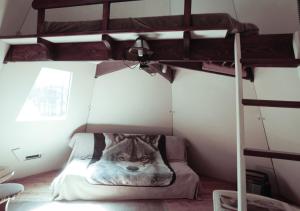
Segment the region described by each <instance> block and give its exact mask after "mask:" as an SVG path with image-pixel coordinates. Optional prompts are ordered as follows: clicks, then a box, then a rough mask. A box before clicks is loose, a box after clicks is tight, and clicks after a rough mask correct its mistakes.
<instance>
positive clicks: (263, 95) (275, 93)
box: [255, 68, 300, 204]
mask: <svg viewBox="0 0 300 211" xmlns="http://www.w3.org/2000/svg"><path fill="white" fill-rule="evenodd" d="M299 73H300V71H299V69H297V68H257V70H256V80H255V87H256V90H257V95H258V98H260V99H266V100H290V101H300V75H299ZM261 111H262V115H263V118H264V125H265V128H266V134H267V137H268V141H269V145H270V148H271V149H272V150H278V151H286V152H296V153H299V152H300V130H299V125H300V110H299V109H286V108H261ZM274 165H275V170H276V173H277V175H278V178H279V185H280V192H281V193H282V195H283V196H285V197H286V198H287V199H289V200H292V201H295V202H297V203H298V204H300V184H299V175H300V163H299V162H292V161H282V160H275V159H274Z"/></svg>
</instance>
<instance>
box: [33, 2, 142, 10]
mask: <svg viewBox="0 0 300 211" xmlns="http://www.w3.org/2000/svg"><path fill="white" fill-rule="evenodd" d="M129 1H141V0H34V1H33V3H32V7H33V8H34V9H54V8H62V7H74V6H84V5H92V4H104V3H106V2H110V3H117V2H129Z"/></svg>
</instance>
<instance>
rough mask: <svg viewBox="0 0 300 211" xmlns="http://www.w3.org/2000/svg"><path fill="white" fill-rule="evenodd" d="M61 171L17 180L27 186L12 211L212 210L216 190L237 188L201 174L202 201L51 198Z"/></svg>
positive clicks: (14, 202) (10, 209)
mask: <svg viewBox="0 0 300 211" xmlns="http://www.w3.org/2000/svg"><path fill="white" fill-rule="evenodd" d="M58 173H59V172H58V171H54V172H48V173H44V174H40V175H35V176H31V177H27V178H24V179H20V180H16V181H14V182H17V183H21V184H23V185H24V186H25V191H24V192H23V193H22V194H21V195H19V196H18V197H16V199H15V200H11V202H10V203H9V206H8V211H79V210H80V211H94V210H95V211H141V210H142V211H212V210H213V206H212V192H213V190H214V189H229V190H232V189H235V185H233V184H230V183H227V182H222V181H219V180H214V179H211V178H205V177H201V182H202V191H201V197H200V200H188V199H174V200H173V199H170V200H136V201H113V202H110V201H72V202H66V201H62V202H57V201H52V200H51V192H50V190H49V186H50V183H51V181H52V180H53V178H54V177H55V176H57V175H58Z"/></svg>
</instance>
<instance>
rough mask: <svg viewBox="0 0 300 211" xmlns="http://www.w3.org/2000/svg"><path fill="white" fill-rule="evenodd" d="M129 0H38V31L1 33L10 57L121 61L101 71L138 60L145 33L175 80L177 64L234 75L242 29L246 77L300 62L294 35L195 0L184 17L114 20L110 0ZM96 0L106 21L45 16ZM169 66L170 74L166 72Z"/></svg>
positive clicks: (186, 5)
mask: <svg viewBox="0 0 300 211" xmlns="http://www.w3.org/2000/svg"><path fill="white" fill-rule="evenodd" d="M128 1H138V0H81V1H79V0H68V1H67V0H52V1H50V0H34V1H33V4H32V6H33V8H34V9H37V10H38V21H37V34H34V35H22V36H1V37H0V41H1V42H3V43H6V44H7V45H9V50H8V52H7V54H6V58H5V61H4V62H20V61H29V62H30V61H49V60H50V61H106V60H110V61H119V64H117V65H116V64H115V63H112V62H110V63H106V64H105V65H104V66H105V67H107V66H113V67H114V68H115V67H116V66H118V69H113V70H112V69H110V70H103V68H100V67H101V66H100V67H99V68H97V75H96V76H101V75H104V74H107V73H110V72H113V71H116V70H119V69H120V62H121V61H124V60H126V61H130V62H132V61H136V60H137V59H136V58H135V57H130V56H128V54H127V53H126V52H128V50H129V49H130V48H131V46H133V45H134V44H135V43H134V42H135V39H137V38H138V37H139V36H143V37H144V38H145V39H146V40H147V42H148V44H149V46H150V49H151V51H153V52H154V54H153V55H152V56H151V59H150V60H151V61H155V62H156V67H158V68H156V70H155V69H154V70H152V72H153V71H154V72H157V73H159V74H161V75H162V76H163V77H165V78H166V79H167V80H169V81H170V82H172V81H173V79H174V72H175V69H174V67H183V68H187V69H192V70H196V71H205V72H209V73H215V74H221V75H225V76H234V75H235V73H234V56H233V53H234V49H233V43H234V39H233V37H234V36H233V35H234V33H241V35H242V36H241V42H242V54H243V59H242V63H243V78H244V79H248V80H251V81H253V80H254V71H253V69H254V68H255V67H258V66H261V67H268V66H275V67H284V66H288V67H296V66H298V65H299V64H300V60H299V59H295V55H294V51H293V35H292V34H282V35H259V34H258V28H257V27H256V26H255V25H253V24H242V23H239V22H238V21H236V20H234V19H233V18H231V17H230V16H229V15H227V14H201V15H192V14H191V0H185V1H184V14H183V15H181V16H165V17H147V18H126V19H110V5H111V4H112V3H118V2H128ZM91 4H103V18H102V20H96V21H89V22H47V21H45V14H46V13H45V11H46V10H47V9H55V8H62V7H71V6H84V5H91ZM203 38H206V39H203ZM220 49H221V50H222V51H220ZM74 52H76V53H74ZM165 66H167V70H168V71H167V74H162V67H165ZM122 68H124V65H123V66H122ZM122 68H121V69H122ZM169 70H170V71H169ZM148 72H149V71H148Z"/></svg>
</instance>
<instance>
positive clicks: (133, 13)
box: [21, 0, 170, 34]
mask: <svg viewBox="0 0 300 211" xmlns="http://www.w3.org/2000/svg"><path fill="white" fill-rule="evenodd" d="M169 1H170V0H144V1H139V2H123V3H117V4H112V6H111V18H126V17H147V16H159V15H169V14H170V4H169ZM99 19H102V5H90V6H82V7H69V8H61V9H51V10H47V13H46V20H48V21H84V20H99ZM36 20H37V12H36V10H34V9H31V10H30V13H29V14H28V16H27V18H26V21H25V23H24V25H23V27H22V30H21V31H22V34H32V33H35V32H36Z"/></svg>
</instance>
